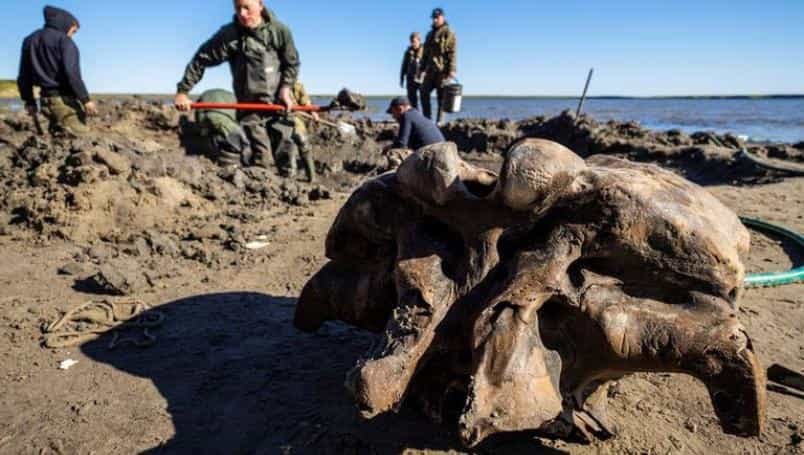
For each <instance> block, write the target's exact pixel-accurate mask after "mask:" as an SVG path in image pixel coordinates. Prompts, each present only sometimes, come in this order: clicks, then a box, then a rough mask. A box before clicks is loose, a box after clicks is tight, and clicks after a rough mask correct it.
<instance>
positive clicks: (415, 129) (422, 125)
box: [387, 96, 445, 150]
mask: <svg viewBox="0 0 804 455" xmlns="http://www.w3.org/2000/svg"><path fill="white" fill-rule="evenodd" d="M387 112H388V113H389V114H391V116H393V117H394V120H396V121H397V122H398V123H399V133H398V134H397V136H396V139H395V140H394V145H393V147H394V148H408V149H413V150H418V149H420V148H422V147H424V146H426V145H430V144H437V143H439V142H444V141H445V139H444V135H443V134H441V130H439V129H438V127H437V126H436V124H435V123H433V121H432V120H430V119H428V118H426V117H425V116H423V115H422V114H421V112H419V111H418V110H416V109H414V108H413V107H412V106H411V105H410V101H408V99H407V98H406V97H404V96H400V97H398V98H394V99H393V100H391V105H390V106H388V111H387Z"/></svg>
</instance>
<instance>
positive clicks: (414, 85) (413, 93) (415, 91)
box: [406, 78, 422, 109]
mask: <svg viewBox="0 0 804 455" xmlns="http://www.w3.org/2000/svg"><path fill="white" fill-rule="evenodd" d="M406 85H407V87H408V100H409V101H410V106H411V107H412V108H413V109H418V108H419V90H421V88H422V85H421V84H419V83H418V82H416V81H415V80H413V79H412V78H411V79H408V80H407V83H406Z"/></svg>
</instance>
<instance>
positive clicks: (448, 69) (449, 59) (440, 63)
mask: <svg viewBox="0 0 804 455" xmlns="http://www.w3.org/2000/svg"><path fill="white" fill-rule="evenodd" d="M422 70H423V71H424V72H425V73H427V75H428V77H433V76H440V77H441V78H442V79H443V78H446V77H447V76H449V75H450V74H452V73H457V72H458V40H457V38H456V37H455V33H453V32H452V30H451V29H450V28H449V24H444V25H442V26H441V27H438V28H434V29H432V30H430V32H429V33H428V34H427V39H426V40H425V41H424V55H423V56H422Z"/></svg>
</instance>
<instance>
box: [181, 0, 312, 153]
mask: <svg viewBox="0 0 804 455" xmlns="http://www.w3.org/2000/svg"><path fill="white" fill-rule="evenodd" d="M234 7H235V18H234V21H233V22H232V23H230V24H227V25H225V26H223V27H222V28H221V29H220V30H219V31H218V32H217V33H216V34H215V35H214V36H213V37H212V38H210V39H209V40H208V41H207V42H206V43H204V44H203V45H202V46H201V48H200V49H199V50H198V52H197V53H196V54H195V56H194V57H193V59H192V61H190V64H189V65H187V69H186V70H185V73H184V78H182V80H181V82H179V84H178V87H177V94H176V98H175V104H176V107H177V108H178V109H179V110H180V111H189V110H190V108H191V104H192V103H191V101H190V98H189V96H188V93H189V92H190V90H192V88H193V87H194V86H195V85H196V84H197V83H198V82H199V81H200V80H201V78H202V77H203V76H204V70H205V69H206V68H209V67H212V66H217V65H220V64H222V63H224V62H228V63H229V66H230V69H231V72H232V77H233V79H234V80H233V83H234V92H235V96H236V97H237V100H238V101H239V102H245V103H248V102H251V103H277V102H279V103H282V104H284V105H285V106H286V107H287V109H288V111H289V110H290V109H291V108H292V106H293V96H292V93H291V88H292V87H293V84H294V82H296V78H297V76H298V72H299V55H298V52H297V51H296V46H295V44H294V43H293V37H292V35H291V33H290V30H289V29H288V28H287V26H285V24H283V23H281V22H279V20H277V19H276V17H275V16H274V14H273V13H272V12H271V11H270V10H268V8H266V7H265V5H264V4H263V0H234ZM237 117H238V120H239V121H240V123H241V125H242V126H243V129H244V130H245V132H246V135H247V136H248V139H249V142H250V147H251V151H252V153H253V164H256V165H259V166H263V167H268V157H269V156H273V157H274V161H275V162H276V158H277V157H276V154H275V151H276V150H280V149H285V148H286V147H295V145H294V144H293V142H292V140H291V136H292V134H293V127H294V123H293V119H292V118H290V116H289V115H276V114H266V113H259V112H243V111H241V112H238V113H237ZM272 143H273V144H274V146H272ZM249 164H251V163H249Z"/></svg>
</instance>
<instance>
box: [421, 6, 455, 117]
mask: <svg viewBox="0 0 804 455" xmlns="http://www.w3.org/2000/svg"><path fill="white" fill-rule="evenodd" d="M431 17H432V19H433V28H432V30H430V32H429V33H427V39H426V40H425V41H424V53H423V55H422V69H421V71H422V77H420V78H421V79H422V80H423V82H422V89H421V98H422V99H421V103H422V113H423V114H424V116H425V117H427V118H429V119H432V118H433V114H432V108H431V104H430V95H431V94H432V93H433V90H435V91H436V96H437V98H438V115H437V117H436V123H439V124H440V123H441V120H442V117H443V110H442V103H443V101H444V85H445V83H446V82H447V81H449V80H451V79H455V76H456V75H457V73H458V60H457V59H458V40H457V39H456V38H455V33H453V32H452V30H451V29H450V27H449V24H448V23H447V20H446V18H445V17H444V10H443V9H441V8H436V9H434V10H433V14H432V16H431Z"/></svg>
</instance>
